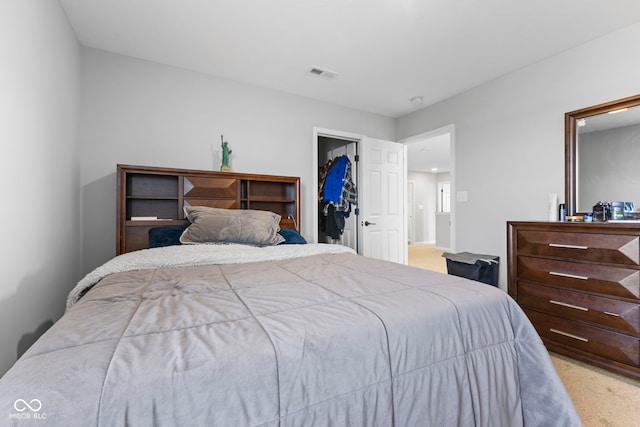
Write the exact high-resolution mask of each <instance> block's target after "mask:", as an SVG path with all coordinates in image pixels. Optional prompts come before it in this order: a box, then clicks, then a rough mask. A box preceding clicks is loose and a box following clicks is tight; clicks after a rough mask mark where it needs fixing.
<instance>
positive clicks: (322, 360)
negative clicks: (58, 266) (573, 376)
mask: <svg viewBox="0 0 640 427" xmlns="http://www.w3.org/2000/svg"><path fill="white" fill-rule="evenodd" d="M250 213H251V211H247V213H238V214H233V215H231V217H232V218H235V217H236V216H237V215H242V216H243V217H244V216H246V215H249V214H250ZM274 215H275V214H274ZM200 219H202V218H196V217H194V216H193V215H191V216H190V220H191V221H192V225H191V226H189V227H192V226H195V225H198V224H199V225H203V224H202V223H200ZM246 219H247V218H245V220H246ZM215 221H217V224H218V225H220V221H222V222H225V221H227V220H221V219H220V218H217V219H216V220H215ZM232 221H236V222H237V219H233V220H232ZM247 221H248V220H247ZM251 221H253V219H251ZM209 225H211V224H209ZM223 228H224V227H223ZM240 228H241V229H242V230H243V231H242V232H241V233H240V234H247V233H248V234H253V236H254V237H253V238H256V236H257V235H260V233H259V232H256V230H254V229H252V228H251V227H247V226H246V223H245V224H244V226H243V227H240ZM188 229H189V228H187V230H188ZM187 230H185V231H184V232H183V233H182V234H181V238H184V239H186V240H189V239H192V238H194V236H193V235H192V236H191V237H189V236H187V237H185V236H186V235H187ZM204 230H208V231H206V233H208V236H207V239H214V240H215V239H222V240H226V239H228V236H227V237H225V238H221V237H220V235H221V234H224V233H219V232H216V233H212V232H211V228H207V227H205V228H204ZM192 231H193V229H192ZM236 231H237V230H236ZM272 231H273V230H271V231H269V233H268V234H269V236H268V237H269V238H275V240H277V243H275V241H274V243H269V244H258V245H255V244H247V243H246V242H244V243H237V242H233V243H223V242H219V241H218V242H211V241H209V242H189V241H183V242H182V243H184V244H180V245H168V246H161V247H155V248H149V249H142V250H137V251H133V252H129V253H125V254H122V255H118V256H116V257H115V258H113V259H112V260H110V261H108V262H106V263H105V264H103V265H102V266H100V267H98V268H97V269H95V270H94V271H92V272H91V273H89V274H88V275H87V276H85V277H84V278H83V279H82V280H81V281H80V282H79V283H78V284H77V285H76V286H75V287H74V288H73V290H72V291H71V292H70V293H69V295H68V297H67V307H68V308H67V311H66V313H65V314H64V316H62V318H61V319H60V320H59V321H58V322H56V323H55V324H54V325H53V326H52V327H51V329H49V331H47V332H46V333H45V334H44V335H43V336H42V337H41V338H40V339H39V340H38V341H37V342H36V343H35V344H34V345H33V346H32V347H31V348H30V349H29V350H28V351H27V352H26V353H25V354H24V355H23V356H22V357H21V358H20V360H18V361H17V362H16V364H15V365H14V366H13V367H12V369H10V370H9V372H7V373H6V375H4V376H3V377H2V379H0V396H1V401H2V402H1V405H2V406H1V413H2V417H3V419H2V424H5V423H6V424H9V425H23V424H26V421H34V420H39V421H43V424H44V422H46V424H47V425H60V426H76V425H77V426H83V427H86V426H93V425H96V426H98V425H100V426H121V425H129V426H145V425H149V426H151V425H153V426H176V425H190V426H265V427H266V426H492V427H494V426H508V427H514V426H545V427H546V426H563V427H566V426H579V425H580V420H579V418H578V416H577V414H576V412H575V409H574V407H573V405H572V403H571V400H570V398H569V397H568V395H567V393H566V391H565V389H564V386H563V385H562V383H561V381H560V380H559V378H558V376H557V374H556V372H555V370H554V367H553V365H552V362H551V360H550V358H549V355H548V353H547V351H546V349H545V347H544V346H543V344H542V342H541V340H540V338H539V336H538V335H537V333H536V332H535V330H534V329H533V327H532V326H531V324H530V322H529V321H528V320H527V318H526V317H525V315H524V314H523V312H522V311H521V310H520V308H519V307H518V306H517V305H516V304H515V303H514V302H513V300H512V299H511V298H510V297H509V296H508V295H507V294H506V293H505V292H503V291H501V290H499V289H497V288H495V287H493V286H488V285H485V284H483V283H479V282H473V281H470V280H468V279H464V278H460V277H457V276H451V275H446V274H441V273H436V272H432V271H427V270H421V269H417V268H412V267H409V266H406V265H400V264H396V263H391V262H385V261H380V260H375V259H372V258H367V257H363V256H359V255H357V254H355V253H354V252H353V251H352V250H351V249H348V248H345V247H342V246H338V245H327V244H285V243H293V242H287V241H286V240H287V239H286V238H285V237H283V236H282V235H280V236H274V235H272ZM276 231H278V230H277V227H276ZM256 233H257V234H256ZM213 234H215V235H216V236H213ZM232 234H233V233H232ZM236 234H237V233H236ZM201 237H202V236H201V235H198V236H196V240H197V239H198V238H201ZM236 237H237V236H236ZM263 237H264V236H263ZM232 240H233V239H232ZM211 243H217V244H211ZM297 243H300V242H299V241H298V242H297ZM34 425H35V424H34Z"/></svg>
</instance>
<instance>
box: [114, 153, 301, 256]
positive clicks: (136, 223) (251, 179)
mask: <svg viewBox="0 0 640 427" xmlns="http://www.w3.org/2000/svg"><path fill="white" fill-rule="evenodd" d="M117 179H118V190H117V191H118V200H117V220H116V222H117V224H116V227H117V229H118V233H117V238H116V240H117V241H116V254H117V255H120V254H123V253H126V252H131V251H134V250H138V249H144V248H147V247H148V246H149V230H150V229H151V228H156V227H171V226H182V227H184V226H187V225H188V224H189V221H188V220H187V219H186V218H185V216H184V211H183V207H184V205H192V206H195V205H198V206H209V207H216V208H223V209H256V210H268V211H272V212H275V213H277V214H279V215H280V216H281V220H280V227H281V228H289V229H295V230H299V229H300V228H299V227H300V178H299V177H290V176H278V175H258V174H245V173H236V172H211V171H202V170H192V169H172V168H158V167H149V166H130V165H118V166H117Z"/></svg>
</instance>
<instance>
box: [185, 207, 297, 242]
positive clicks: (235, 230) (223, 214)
mask: <svg viewBox="0 0 640 427" xmlns="http://www.w3.org/2000/svg"><path fill="white" fill-rule="evenodd" d="M184 213H185V215H186V216H187V218H188V219H189V221H191V225H189V227H187V229H186V230H184V232H183V233H182V235H181V236H180V242H181V243H183V244H195V243H242V244H245V245H254V246H270V245H277V244H279V243H282V242H283V241H284V240H285V239H284V237H282V236H281V235H280V234H278V230H280V215H278V214H276V213H274V212H268V211H256V210H249V209H219V208H210V207H207V206H185V207H184Z"/></svg>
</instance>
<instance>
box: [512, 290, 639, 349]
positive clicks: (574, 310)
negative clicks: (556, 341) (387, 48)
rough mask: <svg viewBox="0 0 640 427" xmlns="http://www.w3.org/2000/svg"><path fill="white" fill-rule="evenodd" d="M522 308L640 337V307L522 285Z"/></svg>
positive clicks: (622, 302) (519, 297) (572, 292)
mask: <svg viewBox="0 0 640 427" xmlns="http://www.w3.org/2000/svg"><path fill="white" fill-rule="evenodd" d="M518 304H520V305H521V306H523V307H528V308H533V309H536V310H538V311H542V312H545V313H549V314H554V315H557V316H560V317H564V318H570V319H575V320H578V321H584V322H590V323H594V324H596V325H602V326H604V327H607V328H613V329H616V330H618V331H620V332H622V333H625V334H632V335H635V336H636V337H640V304H635V303H632V302H627V301H621V300H617V299H612V298H604V297H598V296H594V295H590V294H585V293H582V292H574V291H570V290H565V289H558V288H552V287H549V286H541V285H536V284H533V283H528V282H520V283H519V284H518Z"/></svg>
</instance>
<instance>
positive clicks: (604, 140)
mask: <svg viewBox="0 0 640 427" xmlns="http://www.w3.org/2000/svg"><path fill="white" fill-rule="evenodd" d="M599 201H603V202H618V201H620V202H632V203H634V205H635V208H636V210H637V209H639V208H640V95H636V96H632V97H629V98H624V99H620V100H617V101H612V102H607V103H604V104H600V105H595V106H593V107H588V108H583V109H581V110H576V111H572V112H570V113H566V114H565V203H566V205H567V214H568V215H574V214H576V213H584V212H591V211H592V209H593V206H594V205H595V204H596V203H597V202H599Z"/></svg>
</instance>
